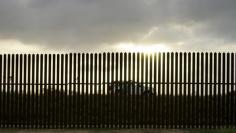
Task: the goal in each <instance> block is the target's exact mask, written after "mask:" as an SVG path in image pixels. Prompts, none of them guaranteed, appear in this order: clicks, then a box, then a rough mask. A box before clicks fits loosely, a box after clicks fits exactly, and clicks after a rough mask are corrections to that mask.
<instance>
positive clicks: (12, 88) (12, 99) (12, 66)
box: [0, 54, 16, 127]
mask: <svg viewBox="0 0 236 133" xmlns="http://www.w3.org/2000/svg"><path fill="white" fill-rule="evenodd" d="M14 67H15V55H14V54H12V55H11V77H10V85H11V86H10V88H11V90H10V99H11V100H10V101H11V102H10V104H11V106H10V109H9V113H11V115H10V116H11V117H10V121H11V122H10V123H11V125H10V127H14V126H15V110H16V109H15V106H16V105H15V95H16V93H15V92H14V88H15V85H14V84H15V80H14V79H15V73H14V70H15V68H14ZM0 88H1V87H0Z"/></svg>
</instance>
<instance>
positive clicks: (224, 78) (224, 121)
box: [221, 53, 227, 127]
mask: <svg viewBox="0 0 236 133" xmlns="http://www.w3.org/2000/svg"><path fill="white" fill-rule="evenodd" d="M222 58H223V60H222V65H223V66H222V69H223V70H222V71H223V73H222V85H223V86H222V99H221V100H222V106H221V107H222V115H221V117H222V126H223V127H225V124H226V120H225V116H226V114H225V113H226V111H225V107H226V103H225V90H226V87H225V80H226V77H225V76H226V70H225V69H226V68H225V67H226V63H227V62H226V57H225V53H223V55H222Z"/></svg>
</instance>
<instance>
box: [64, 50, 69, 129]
mask: <svg viewBox="0 0 236 133" xmlns="http://www.w3.org/2000/svg"><path fill="white" fill-rule="evenodd" d="M64 70H65V76H64V77H65V86H64V88H65V92H64V122H65V123H64V128H67V127H68V118H69V117H68V113H69V107H68V54H65V69H64Z"/></svg>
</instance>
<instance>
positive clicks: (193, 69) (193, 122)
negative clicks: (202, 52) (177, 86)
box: [191, 53, 196, 128]
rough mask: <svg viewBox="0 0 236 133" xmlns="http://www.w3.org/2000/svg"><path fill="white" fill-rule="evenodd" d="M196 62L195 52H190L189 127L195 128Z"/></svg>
mask: <svg viewBox="0 0 236 133" xmlns="http://www.w3.org/2000/svg"><path fill="white" fill-rule="evenodd" d="M195 68H196V62H195V53H192V83H193V84H192V108H191V112H192V116H191V117H192V123H191V127H192V128H196V88H195V87H196V84H195V83H196V81H195V73H196V70H195Z"/></svg>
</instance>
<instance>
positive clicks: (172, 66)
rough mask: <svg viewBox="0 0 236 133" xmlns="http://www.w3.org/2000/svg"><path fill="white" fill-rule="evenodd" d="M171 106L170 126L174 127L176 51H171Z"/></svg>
mask: <svg viewBox="0 0 236 133" xmlns="http://www.w3.org/2000/svg"><path fill="white" fill-rule="evenodd" d="M170 69H171V70H170V74H171V75H170V83H171V84H170V108H169V110H170V111H169V113H170V114H169V120H170V122H169V123H170V126H169V127H170V128H173V127H174V106H175V103H174V85H173V82H174V53H173V52H171V54H170Z"/></svg>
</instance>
